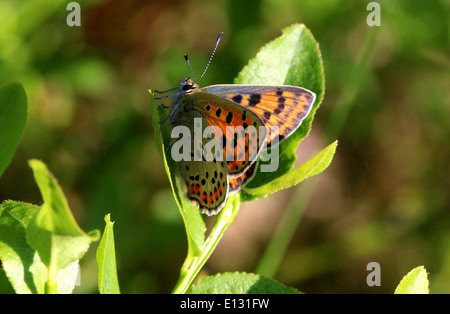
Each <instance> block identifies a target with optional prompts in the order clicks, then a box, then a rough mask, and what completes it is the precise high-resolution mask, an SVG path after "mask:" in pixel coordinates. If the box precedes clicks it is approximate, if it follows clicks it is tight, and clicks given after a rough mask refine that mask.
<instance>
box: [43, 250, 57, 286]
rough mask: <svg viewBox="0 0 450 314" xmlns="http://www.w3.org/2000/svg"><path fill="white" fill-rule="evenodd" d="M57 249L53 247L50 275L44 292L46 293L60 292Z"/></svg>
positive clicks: (49, 266)
mask: <svg viewBox="0 0 450 314" xmlns="http://www.w3.org/2000/svg"><path fill="white" fill-rule="evenodd" d="M55 255H56V254H55V250H53V249H52V253H51V257H50V262H49V265H48V277H47V281H46V282H45V286H44V293H45V294H57V293H58V286H57V283H56V273H57V268H56V257H55Z"/></svg>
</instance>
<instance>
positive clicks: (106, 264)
mask: <svg viewBox="0 0 450 314" xmlns="http://www.w3.org/2000/svg"><path fill="white" fill-rule="evenodd" d="M105 222H106V226H105V231H104V232H103V236H102V239H101V240H100V244H99V246H98V248H97V264H98V291H99V292H100V293H101V294H119V293H120V288H119V280H118V279H117V269H116V251H115V247H114V231H113V225H114V222H111V220H110V215H109V214H108V215H106V216H105Z"/></svg>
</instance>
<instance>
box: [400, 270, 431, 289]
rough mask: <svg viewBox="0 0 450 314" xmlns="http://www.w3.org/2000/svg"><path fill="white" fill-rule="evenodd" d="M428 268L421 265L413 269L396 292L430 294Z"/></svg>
mask: <svg viewBox="0 0 450 314" xmlns="http://www.w3.org/2000/svg"><path fill="white" fill-rule="evenodd" d="M428 285H429V282H428V276H427V270H426V269H425V267H423V266H419V267H416V268H414V269H413V270H411V271H410V272H409V273H408V274H407V275H406V276H405V277H403V279H402V281H400V283H399V285H398V286H397V288H396V289H395V294H428V293H429V292H430V291H429V289H428Z"/></svg>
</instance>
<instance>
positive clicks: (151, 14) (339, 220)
mask: <svg viewBox="0 0 450 314" xmlns="http://www.w3.org/2000/svg"><path fill="white" fill-rule="evenodd" d="M68 2H69V1H56V0H40V1H31V0H28V1H26V0H25V1H23V0H22V1H18V0H6V1H5V0H3V1H1V2H0V85H3V84H5V83H8V82H11V81H14V80H18V81H20V82H22V83H23V85H24V87H25V89H26V91H27V95H28V103H29V116H28V123H27V127H26V131H25V134H24V137H23V140H22V142H21V145H20V147H19V149H18V151H17V153H16V155H15V157H14V159H13V161H12V163H11V165H10V166H9V168H8V169H7V170H6V171H5V173H4V175H3V176H2V177H1V178H0V200H6V199H13V200H21V201H26V202H31V203H34V204H41V202H42V201H41V197H40V195H39V191H38V189H37V187H36V185H35V183H34V180H33V176H32V173H31V170H30V168H29V167H28V166H27V160H29V159H31V158H39V159H42V160H43V161H44V162H45V163H47V165H48V167H49V168H50V169H51V171H52V172H53V173H54V174H55V176H56V177H57V178H58V180H59V182H60V184H61V185H62V187H63V190H64V192H65V193H66V195H67V197H68V200H69V204H70V206H71V209H72V211H73V213H74V215H75V216H76V219H77V221H78V222H79V224H80V225H81V226H82V228H83V229H84V230H86V231H89V230H92V229H94V228H96V229H100V230H103V228H104V221H103V217H104V215H105V214H107V213H111V217H112V220H113V221H115V225H114V227H115V239H116V254H117V262H118V274H119V282H120V285H121V290H122V292H124V293H169V292H170V291H171V290H172V288H173V287H174V285H175V283H176V281H177V278H178V275H179V269H180V267H181V264H182V263H183V260H184V257H185V255H186V249H187V243H186V238H185V231H184V227H183V222H182V219H181V216H180V214H179V212H178V209H177V207H176V205H175V202H174V200H173V197H172V192H171V190H170V186H169V182H168V179H167V176H166V173H165V171H164V167H163V164H162V160H161V157H160V156H159V154H158V152H157V150H156V147H155V143H154V136H153V128H152V125H151V111H150V96H149V93H148V89H153V88H155V89H160V90H164V89H169V88H172V87H174V86H176V85H175V84H177V82H178V80H179V79H180V78H181V77H182V76H187V75H189V69H188V67H187V66H186V64H185V61H184V58H183V54H184V53H185V52H188V53H189V56H190V60H191V63H192V65H193V68H194V71H195V72H196V73H201V71H202V70H203V67H204V65H205V64H206V62H207V60H208V58H209V55H210V53H211V49H212V46H213V44H214V41H215V39H216V37H217V34H218V33H219V32H221V31H223V32H224V37H223V40H222V42H221V43H220V46H219V49H218V52H217V54H216V56H215V59H214V61H213V63H212V65H211V67H210V69H209V70H208V72H207V75H206V76H205V77H204V79H203V81H202V85H203V86H206V85H209V84H219V83H232V81H233V78H234V77H235V76H236V75H237V74H238V72H239V71H240V70H241V69H242V67H243V66H244V65H245V64H246V63H247V62H248V60H249V59H250V58H252V57H253V56H254V55H255V54H256V52H257V51H258V49H259V48H260V47H261V46H262V45H263V44H265V43H266V42H268V41H270V40H272V39H274V38H276V37H278V36H279V35H281V30H282V29H283V28H284V27H286V26H288V25H290V24H292V23H304V24H305V25H306V26H307V27H308V28H309V29H310V30H311V31H312V33H313V35H314V36H315V38H316V40H317V41H318V42H319V44H320V49H321V52H322V57H323V61H324V68H325V76H326V92H325V98H324V101H323V103H322V105H321V107H320V109H319V110H318V111H317V113H316V116H315V121H314V123H313V128H312V132H311V134H310V136H309V137H308V138H307V139H305V140H304V141H303V142H302V143H301V145H300V147H299V150H298V155H299V162H301V161H304V160H306V159H307V158H309V157H311V156H313V155H314V154H316V153H317V152H318V151H319V150H321V149H322V148H323V147H325V146H326V145H328V144H329V143H331V142H332V141H334V140H335V139H338V140H339V146H338V150H337V153H336V155H335V158H334V160H333V163H332V165H331V166H330V167H329V168H328V169H327V170H326V171H325V172H323V173H322V174H320V175H319V176H318V177H317V178H316V179H310V180H307V181H305V182H304V183H302V184H300V185H299V186H297V187H296V188H291V189H288V190H285V191H281V192H279V193H276V194H274V195H271V196H269V197H268V198H267V199H264V200H259V201H255V202H249V203H245V204H244V205H243V206H242V207H241V211H240V212H239V214H238V215H237V217H236V220H235V222H234V223H233V225H232V226H231V227H230V229H229V230H228V231H227V233H226V234H225V236H224V238H223V239H222V241H221V243H220V244H219V246H218V248H217V249H216V251H215V252H214V253H213V255H212V257H211V259H210V260H209V261H208V263H207V264H206V265H205V267H204V269H203V270H202V273H201V274H200V276H206V275H211V274H216V273H218V272H226V271H237V270H238V271H246V272H256V271H257V270H261V269H263V268H261V267H262V266H261V265H265V268H264V269H266V273H267V274H270V275H271V276H273V277H274V278H275V279H277V280H279V281H280V282H282V283H284V284H286V285H288V286H293V287H296V288H298V289H300V290H301V291H304V292H306V293H392V292H393V291H394V289H395V287H396V285H397V284H398V282H399V281H400V280H401V278H402V276H403V275H405V274H406V273H407V272H408V271H409V270H411V269H412V268H414V267H416V266H419V265H424V266H425V267H426V269H427V271H428V272H429V279H430V289H431V292H432V293H450V284H449V282H450V206H449V205H450V200H449V174H450V171H449V170H450V169H449V164H450V163H449V159H450V150H449V138H450V124H449V120H448V117H449V116H450V109H449V108H450V95H449V86H450V84H449V83H450V75H449V73H450V57H449V56H450V54H449V46H450V45H449V30H450V23H449V16H450V8H449V6H450V5H449V2H448V1H446V0H441V1H439V0H428V1H412V0H409V1H399V0H394V1H386V0H382V1H381V0H380V1H378V3H379V4H380V6H381V26H380V27H369V26H368V25H367V23H366V18H367V15H368V14H369V11H367V10H366V6H367V3H368V2H369V1H344V0H324V1H314V0H305V1H301V0H295V1H292V0H261V1H256V0H246V1H237V0H228V1H227V0H220V1H194V0H184V1H167V0H159V1H143V0H140V1H139V0H132V1H120V0H104V1H100V0H96V1H78V3H79V4H80V5H81V8H82V13H81V26H80V27H69V26H67V24H66V17H67V15H68V14H69V13H70V12H69V11H67V10H66V5H67V3H68ZM286 215H288V216H287V218H286ZM283 217H284V218H283ZM283 219H284V220H283ZM280 221H288V222H291V223H290V224H283V223H282V225H281V227H279V226H280ZM208 223H210V222H208ZM293 224H294V225H293ZM291 230H292V234H291ZM284 232H285V233H284ZM274 234H278V235H281V236H279V237H276V240H273V239H274V238H275V237H274ZM271 241H272V242H271ZM273 241H275V242H273ZM269 243H271V246H272V247H274V248H275V249H278V254H281V255H278V256H276V254H274V253H271V254H265V251H266V249H267V247H268V245H269ZM97 245H98V243H96V244H94V245H93V246H92V247H91V248H90V250H89V252H88V254H87V255H86V256H85V258H84V259H83V260H82V263H81V273H82V277H81V286H79V287H77V288H76V290H75V292H76V293H96V292H97V288H96V278H97V275H96V272H97V268H96V263H95V249H96V246H97ZM284 246H286V250H283V249H282V248H283V247H284ZM275 251H277V250H275ZM280 252H281V253H280ZM278 257H280V260H279V262H277V258H278ZM369 262H378V263H379V264H380V266H381V286H380V287H369V286H368V285H367V284H366V276H367V275H368V273H369V272H368V271H367V270H366V266H367V264H368V263H369ZM267 269H270V270H267Z"/></svg>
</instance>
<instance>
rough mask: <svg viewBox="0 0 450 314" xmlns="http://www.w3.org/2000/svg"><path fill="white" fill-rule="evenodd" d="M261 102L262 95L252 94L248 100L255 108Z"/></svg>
mask: <svg viewBox="0 0 450 314" xmlns="http://www.w3.org/2000/svg"><path fill="white" fill-rule="evenodd" d="M260 102H261V94H251V95H250V98H248V105H249V106H250V107H254V106H256V105H257V104H259V103H260Z"/></svg>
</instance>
